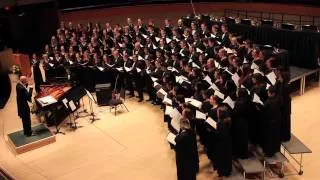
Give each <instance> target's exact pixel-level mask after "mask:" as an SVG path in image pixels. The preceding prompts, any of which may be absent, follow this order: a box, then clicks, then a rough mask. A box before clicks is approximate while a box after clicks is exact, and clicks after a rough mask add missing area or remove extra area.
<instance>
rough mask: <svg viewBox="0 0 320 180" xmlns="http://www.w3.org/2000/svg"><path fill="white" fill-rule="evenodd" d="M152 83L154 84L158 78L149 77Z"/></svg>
mask: <svg viewBox="0 0 320 180" xmlns="http://www.w3.org/2000/svg"><path fill="white" fill-rule="evenodd" d="M151 79H152V81H153V82H155V81H158V80H159V79H158V78H155V77H151Z"/></svg>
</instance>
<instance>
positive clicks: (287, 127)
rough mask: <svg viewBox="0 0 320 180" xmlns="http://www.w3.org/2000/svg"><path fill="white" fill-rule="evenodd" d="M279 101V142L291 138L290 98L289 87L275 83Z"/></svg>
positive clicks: (281, 83) (283, 83)
mask: <svg viewBox="0 0 320 180" xmlns="http://www.w3.org/2000/svg"><path fill="white" fill-rule="evenodd" d="M275 87H276V89H277V92H278V94H279V98H280V100H281V113H282V119H281V141H283V142H285V141H289V140H290V138H291V96H290V85H289V84H288V83H285V82H280V81H277V82H276V84H275Z"/></svg>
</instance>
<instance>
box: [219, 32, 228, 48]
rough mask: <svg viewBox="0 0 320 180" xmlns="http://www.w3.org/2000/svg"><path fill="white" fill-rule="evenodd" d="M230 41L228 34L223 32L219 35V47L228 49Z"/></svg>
mask: <svg viewBox="0 0 320 180" xmlns="http://www.w3.org/2000/svg"><path fill="white" fill-rule="evenodd" d="M229 45H230V39H229V32H225V33H223V34H222V35H221V46H225V47H229Z"/></svg>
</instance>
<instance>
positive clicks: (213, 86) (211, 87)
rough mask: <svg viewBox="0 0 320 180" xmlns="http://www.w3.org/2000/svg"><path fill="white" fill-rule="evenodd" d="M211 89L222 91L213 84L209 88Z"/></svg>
mask: <svg viewBox="0 0 320 180" xmlns="http://www.w3.org/2000/svg"><path fill="white" fill-rule="evenodd" d="M209 89H213V90H215V91H220V90H219V88H218V86H217V85H216V84H215V83H212V84H211V86H210V87H209Z"/></svg>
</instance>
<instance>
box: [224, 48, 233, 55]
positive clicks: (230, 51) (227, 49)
mask: <svg viewBox="0 0 320 180" xmlns="http://www.w3.org/2000/svg"><path fill="white" fill-rule="evenodd" d="M224 50H225V51H227V54H233V50H232V49H230V48H224Z"/></svg>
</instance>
